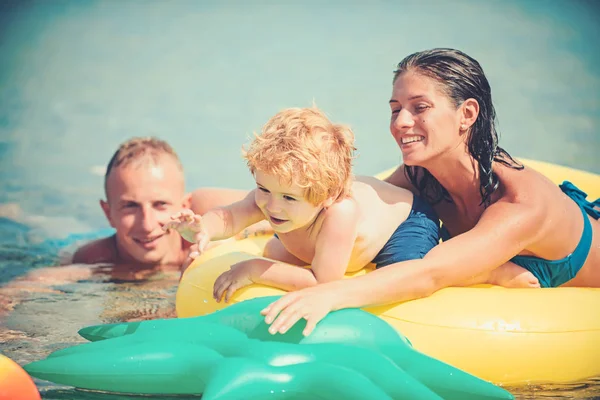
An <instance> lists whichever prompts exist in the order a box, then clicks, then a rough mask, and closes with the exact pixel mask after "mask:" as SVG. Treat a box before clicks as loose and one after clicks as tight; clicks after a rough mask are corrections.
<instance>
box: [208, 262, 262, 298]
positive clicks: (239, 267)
mask: <svg viewBox="0 0 600 400" xmlns="http://www.w3.org/2000/svg"><path fill="white" fill-rule="evenodd" d="M252 261H253V260H246V261H241V262H239V263H237V264H233V265H232V266H231V267H230V269H229V271H227V272H223V273H222V274H221V275H220V276H219V277H218V278H217V280H216V281H215V285H214V287H213V297H214V299H215V300H216V301H217V302H218V303H219V302H221V297H222V296H223V294H224V293H225V292H226V291H227V293H226V294H225V303H229V299H231V297H232V296H233V294H234V293H235V292H236V291H237V290H238V289H241V288H243V287H245V286H248V285H250V284H252V283H253V281H252V274H253V270H252Z"/></svg>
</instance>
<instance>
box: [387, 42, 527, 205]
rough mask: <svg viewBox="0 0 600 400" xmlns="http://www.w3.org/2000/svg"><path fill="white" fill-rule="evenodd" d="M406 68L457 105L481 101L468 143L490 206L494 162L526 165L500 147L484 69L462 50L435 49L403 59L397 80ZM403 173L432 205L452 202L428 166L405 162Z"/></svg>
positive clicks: (483, 196)
mask: <svg viewBox="0 0 600 400" xmlns="http://www.w3.org/2000/svg"><path fill="white" fill-rule="evenodd" d="M407 71H415V72H417V73H419V74H421V75H424V76H427V77H429V78H432V79H434V80H436V81H437V82H438V83H439V84H440V86H441V88H442V90H443V91H444V93H445V94H446V95H447V96H448V97H449V98H450V99H452V101H453V102H454V105H455V106H456V107H457V108H458V107H459V106H460V105H461V104H462V103H463V102H464V101H465V100H467V99H475V100H477V102H478V103H479V115H478V116H477V120H476V121H475V123H474V124H473V126H471V128H470V131H469V133H468V138H467V146H468V148H469V153H470V154H471V156H472V157H473V158H474V159H475V160H476V161H477V164H478V167H479V182H480V186H479V191H480V193H481V204H484V205H485V206H486V207H487V206H488V205H489V204H490V201H491V199H490V197H491V195H492V193H494V191H496V189H498V185H499V182H498V177H497V176H496V174H495V173H494V172H493V171H492V162H493V161H496V162H499V163H501V164H503V165H506V166H507V167H510V168H514V169H523V165H522V164H520V163H519V162H517V161H515V160H514V159H513V158H512V157H511V156H510V154H508V152H507V151H506V150H504V149H503V148H502V147H500V146H498V132H497V131H496V111H495V110H494V105H493V103H492V90H491V88H490V84H489V82H488V80H487V78H486V77H485V74H484V73H483V69H482V68H481V66H480V65H479V63H478V62H477V61H476V60H475V59H473V58H471V57H469V56H468V55H466V54H465V53H463V52H461V51H458V50H454V49H432V50H426V51H420V52H418V53H414V54H411V55H409V56H407V57H406V58H404V59H403V60H402V61H401V62H400V63H399V64H398V69H397V70H396V71H394V82H395V81H396V79H397V78H398V77H399V76H400V75H401V74H403V73H404V72H407ZM404 173H405V174H406V176H407V178H408V179H409V180H410V181H411V183H412V184H413V185H414V186H415V188H417V189H418V190H419V192H420V193H421V196H423V197H424V198H425V199H426V200H427V201H429V202H430V203H431V204H436V203H439V202H440V201H442V200H447V201H452V199H451V198H450V194H449V193H448V191H447V190H446V189H445V188H444V187H443V186H442V185H441V184H440V183H439V182H438V181H437V180H436V179H435V177H434V176H433V175H431V173H430V172H429V171H428V170H427V169H425V168H423V167H417V166H408V165H405V166H404Z"/></svg>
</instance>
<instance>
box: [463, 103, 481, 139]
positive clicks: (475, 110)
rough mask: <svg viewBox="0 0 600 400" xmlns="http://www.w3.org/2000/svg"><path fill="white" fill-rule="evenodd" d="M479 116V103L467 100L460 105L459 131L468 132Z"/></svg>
mask: <svg viewBox="0 0 600 400" xmlns="http://www.w3.org/2000/svg"><path fill="white" fill-rule="evenodd" d="M478 116H479V103H478V102H477V100H475V99H467V100H465V101H464V102H463V103H462V105H461V119H460V130H461V131H468V130H469V128H470V127H471V126H472V125H473V124H474V123H475V121H477V117H478Z"/></svg>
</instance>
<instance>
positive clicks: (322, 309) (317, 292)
mask: <svg viewBox="0 0 600 400" xmlns="http://www.w3.org/2000/svg"><path fill="white" fill-rule="evenodd" d="M328 286H329V285H319V286H314V287H310V288H306V289H302V290H298V291H296V292H291V293H288V294H286V295H285V296H283V297H281V298H280V299H278V300H276V301H274V302H273V303H271V304H270V305H269V306H267V308H265V309H264V310H262V311H261V312H260V313H261V314H262V315H264V316H265V322H266V323H267V324H270V325H271V326H270V327H269V333H271V334H273V335H274V334H276V333H278V332H279V333H281V334H284V333H285V332H287V331H288V330H289V329H290V328H291V327H292V326H294V324H295V323H296V322H298V321H299V320H300V319H301V318H304V319H305V320H306V327H305V328H304V330H303V331H302V334H303V335H304V336H308V335H310V333H311V332H312V331H313V329H314V328H315V327H316V326H317V323H319V321H321V320H322V319H323V318H325V317H326V316H327V314H329V313H330V312H331V311H333V310H334V309H335V308H334V307H335V295H334V294H333V293H332V292H331V291H330V289H329V287H328Z"/></svg>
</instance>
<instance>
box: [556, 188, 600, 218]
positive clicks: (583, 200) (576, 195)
mask: <svg viewBox="0 0 600 400" xmlns="http://www.w3.org/2000/svg"><path fill="white" fill-rule="evenodd" d="M558 187H560V189H561V190H562V191H563V192H564V193H565V194H566V195H567V196H569V197H570V198H572V199H573V200H574V201H575V202H576V203H577V204H579V207H581V208H582V209H583V210H584V211H585V212H586V213H587V214H588V215H589V216H590V217H592V218H594V219H599V218H600V210H596V209H595V208H594V207H600V199H596V201H593V202H590V201H588V200H587V193H585V192H584V191H582V190H581V189H579V188H578V187H577V186H575V185H573V184H572V183H571V182H569V181H564V182H563V183H562V184H560V185H558Z"/></svg>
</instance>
